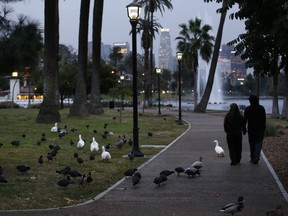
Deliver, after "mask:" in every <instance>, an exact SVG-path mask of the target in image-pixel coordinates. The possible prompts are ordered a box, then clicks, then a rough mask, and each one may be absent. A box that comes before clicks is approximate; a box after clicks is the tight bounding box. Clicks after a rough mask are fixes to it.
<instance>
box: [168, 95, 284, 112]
mask: <svg viewBox="0 0 288 216" xmlns="http://www.w3.org/2000/svg"><path fill="white" fill-rule="evenodd" d="M259 102H260V104H261V105H262V106H264V108H265V110H266V113H267V114H272V99H260V101H259ZM231 103H236V104H238V105H245V106H249V105H250V103H249V100H248V97H247V99H224V100H223V102H220V103H209V104H208V106H207V110H224V111H228V110H229V106H230V104H231ZM163 104H164V105H167V104H171V105H172V106H174V107H178V101H177V100H166V101H163ZM282 106H283V100H282V99H279V111H280V113H281V111H282ZM181 108H182V109H186V110H193V109H194V103H191V102H189V101H184V102H182V104H181Z"/></svg>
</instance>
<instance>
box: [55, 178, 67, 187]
mask: <svg viewBox="0 0 288 216" xmlns="http://www.w3.org/2000/svg"><path fill="white" fill-rule="evenodd" d="M57 184H58V185H59V186H60V187H67V186H68V185H69V184H70V177H69V176H67V178H65V179H61V180H60V181H58V182H57Z"/></svg>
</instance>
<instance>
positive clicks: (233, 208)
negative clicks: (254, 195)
mask: <svg viewBox="0 0 288 216" xmlns="http://www.w3.org/2000/svg"><path fill="white" fill-rule="evenodd" d="M243 208H244V198H243V197H242V196H239V197H238V201H237V202H233V203H229V204H227V205H225V206H224V207H222V208H221V209H220V212H222V213H228V214H231V215H234V214H235V213H236V212H240V211H242V210H243Z"/></svg>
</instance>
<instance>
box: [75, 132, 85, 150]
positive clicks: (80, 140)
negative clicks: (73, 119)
mask: <svg viewBox="0 0 288 216" xmlns="http://www.w3.org/2000/svg"><path fill="white" fill-rule="evenodd" d="M84 145H85V142H84V140H83V139H82V137H81V134H79V141H78V143H77V148H83V147H84Z"/></svg>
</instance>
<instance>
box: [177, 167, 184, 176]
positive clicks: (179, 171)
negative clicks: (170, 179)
mask: <svg viewBox="0 0 288 216" xmlns="http://www.w3.org/2000/svg"><path fill="white" fill-rule="evenodd" d="M175 171H176V172H177V175H178V176H179V175H180V173H184V172H185V169H184V168H183V167H176V168H175Z"/></svg>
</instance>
